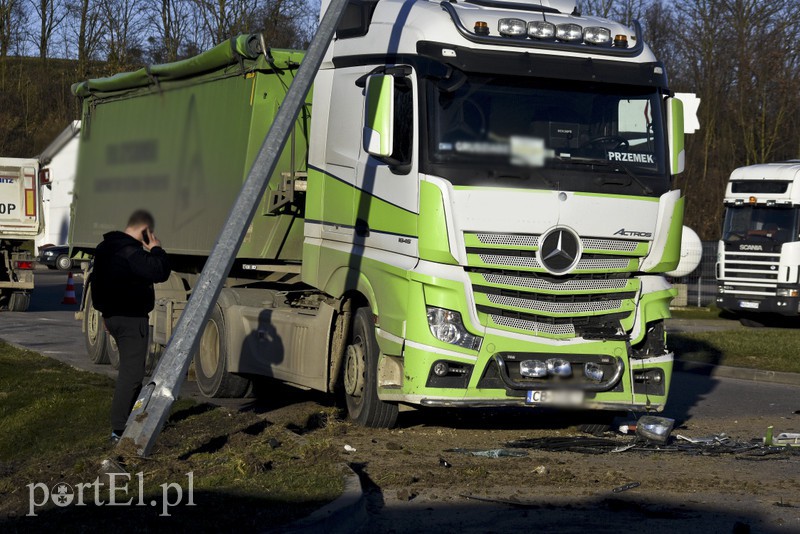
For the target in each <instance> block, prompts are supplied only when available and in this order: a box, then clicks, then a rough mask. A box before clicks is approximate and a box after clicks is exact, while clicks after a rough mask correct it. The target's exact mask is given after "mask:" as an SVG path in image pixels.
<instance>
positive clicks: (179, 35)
mask: <svg viewBox="0 0 800 534" xmlns="http://www.w3.org/2000/svg"><path fill="white" fill-rule="evenodd" d="M192 8H193V5H192V3H191V0H149V1H148V3H147V22H148V26H149V33H150V34H151V35H150V37H148V42H149V43H150V54H149V55H150V58H151V61H152V62H153V63H164V62H169V61H175V60H177V59H178V57H179V56H180V52H181V48H182V47H183V46H184V45H185V44H186V42H187V40H188V36H189V34H190V25H191V24H192V17H191V13H192Z"/></svg>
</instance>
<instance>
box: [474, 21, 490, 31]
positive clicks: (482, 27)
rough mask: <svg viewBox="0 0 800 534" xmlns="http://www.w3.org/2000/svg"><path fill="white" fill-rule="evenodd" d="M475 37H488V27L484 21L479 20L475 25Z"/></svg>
mask: <svg viewBox="0 0 800 534" xmlns="http://www.w3.org/2000/svg"><path fill="white" fill-rule="evenodd" d="M474 30H475V34H476V35H489V25H488V24H487V23H486V21H484V20H479V21H477V22H476V23H475V28H474Z"/></svg>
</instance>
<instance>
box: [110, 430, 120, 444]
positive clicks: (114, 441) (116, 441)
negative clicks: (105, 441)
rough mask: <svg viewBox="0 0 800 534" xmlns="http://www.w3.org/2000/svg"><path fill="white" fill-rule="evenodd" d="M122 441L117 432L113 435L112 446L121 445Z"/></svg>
mask: <svg viewBox="0 0 800 534" xmlns="http://www.w3.org/2000/svg"><path fill="white" fill-rule="evenodd" d="M120 439H122V436H121V435H119V434H117V433H116V432H112V433H111V445H116V444H117V443H119V440H120Z"/></svg>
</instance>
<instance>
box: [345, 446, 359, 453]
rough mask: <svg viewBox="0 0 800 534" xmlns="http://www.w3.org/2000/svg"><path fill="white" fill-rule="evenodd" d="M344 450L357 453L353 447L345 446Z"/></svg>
mask: <svg viewBox="0 0 800 534" xmlns="http://www.w3.org/2000/svg"><path fill="white" fill-rule="evenodd" d="M344 450H345V452H356V448H355V447H353V446H352V445H345V446H344Z"/></svg>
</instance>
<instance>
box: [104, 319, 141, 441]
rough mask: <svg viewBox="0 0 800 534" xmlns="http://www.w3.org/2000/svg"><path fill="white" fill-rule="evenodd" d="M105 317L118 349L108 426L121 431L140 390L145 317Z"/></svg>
mask: <svg viewBox="0 0 800 534" xmlns="http://www.w3.org/2000/svg"><path fill="white" fill-rule="evenodd" d="M104 320H105V323H106V328H108V332H109V333H110V334H111V335H112V336H113V337H114V341H116V342H117V347H118V348H119V375H118V376H117V386H116V388H115V389H114V400H113V401H112V402H111V428H112V429H113V430H114V431H115V432H121V431H122V430H124V429H125V425H126V423H127V422H128V416H129V415H130V413H131V409H132V408H133V404H134V403H135V402H136V398H137V397H138V396H139V391H141V389H142V379H143V378H144V364H145V359H146V358H147V337H148V336H147V334H148V324H147V317H123V316H113V317H106V318H105V319H104Z"/></svg>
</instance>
